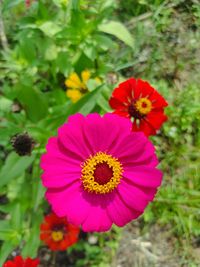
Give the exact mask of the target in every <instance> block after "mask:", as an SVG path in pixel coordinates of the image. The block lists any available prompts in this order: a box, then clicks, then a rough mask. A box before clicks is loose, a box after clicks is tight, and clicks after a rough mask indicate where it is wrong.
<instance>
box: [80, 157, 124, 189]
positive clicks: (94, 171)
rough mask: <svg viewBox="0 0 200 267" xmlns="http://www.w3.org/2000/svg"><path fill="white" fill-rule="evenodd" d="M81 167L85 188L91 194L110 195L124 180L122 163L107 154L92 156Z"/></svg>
mask: <svg viewBox="0 0 200 267" xmlns="http://www.w3.org/2000/svg"><path fill="white" fill-rule="evenodd" d="M81 167H82V171H81V172H82V176H81V180H82V183H83V187H84V189H85V190H86V191H88V192H91V193H97V194H106V193H110V192H112V191H113V190H114V189H115V188H116V187H117V186H118V184H119V183H120V180H121V178H122V173H123V168H122V165H121V163H120V162H119V160H118V159H117V158H114V157H113V156H111V155H108V154H107V153H105V152H98V153H96V154H95V155H94V156H90V157H89V158H88V159H87V160H86V161H85V162H84V163H83V165H82V166H81Z"/></svg>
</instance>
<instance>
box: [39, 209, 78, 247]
mask: <svg viewBox="0 0 200 267" xmlns="http://www.w3.org/2000/svg"><path fill="white" fill-rule="evenodd" d="M40 231H41V233H40V239H41V240H43V241H44V242H45V243H46V244H47V246H48V247H49V248H50V249H51V250H65V249H67V248H68V247H70V246H71V245H73V244H74V243H76V242H77V241H78V235H79V232H80V228H79V227H77V226H74V225H73V224H70V223H68V222H67V220H66V218H59V217H57V216H56V215H55V214H54V213H50V214H48V215H47V216H46V217H45V219H44V222H43V223H42V224H41V226H40Z"/></svg>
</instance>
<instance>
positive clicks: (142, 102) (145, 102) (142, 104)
mask: <svg viewBox="0 0 200 267" xmlns="http://www.w3.org/2000/svg"><path fill="white" fill-rule="evenodd" d="M135 109H136V110H137V111H138V112H139V113H140V114H142V115H147V114H148V113H149V112H150V111H151V109H152V103H151V101H150V100H149V99H148V98H146V97H142V98H139V99H138V100H137V101H136V102H135Z"/></svg>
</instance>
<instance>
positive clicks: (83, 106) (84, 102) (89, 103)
mask: <svg viewBox="0 0 200 267" xmlns="http://www.w3.org/2000/svg"><path fill="white" fill-rule="evenodd" d="M100 87H102V85H100V86H99V87H97V88H96V89H95V90H94V91H92V92H91V93H87V94H86V95H85V96H84V97H82V98H81V99H80V100H79V101H78V102H76V103H75V104H72V106H71V107H69V109H68V110H67V112H66V114H65V115H66V116H69V115H71V114H75V113H77V112H79V113H81V114H83V115H87V114H88V113H90V112H91V111H92V110H93V108H94V107H95V105H96V104H97V100H98V97H99V94H100V92H101V88H100Z"/></svg>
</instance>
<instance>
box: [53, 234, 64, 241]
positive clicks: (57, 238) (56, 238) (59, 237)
mask: <svg viewBox="0 0 200 267" xmlns="http://www.w3.org/2000/svg"><path fill="white" fill-rule="evenodd" d="M51 237H52V239H53V241H55V242H59V241H61V240H63V232H62V231H52V233H51Z"/></svg>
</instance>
